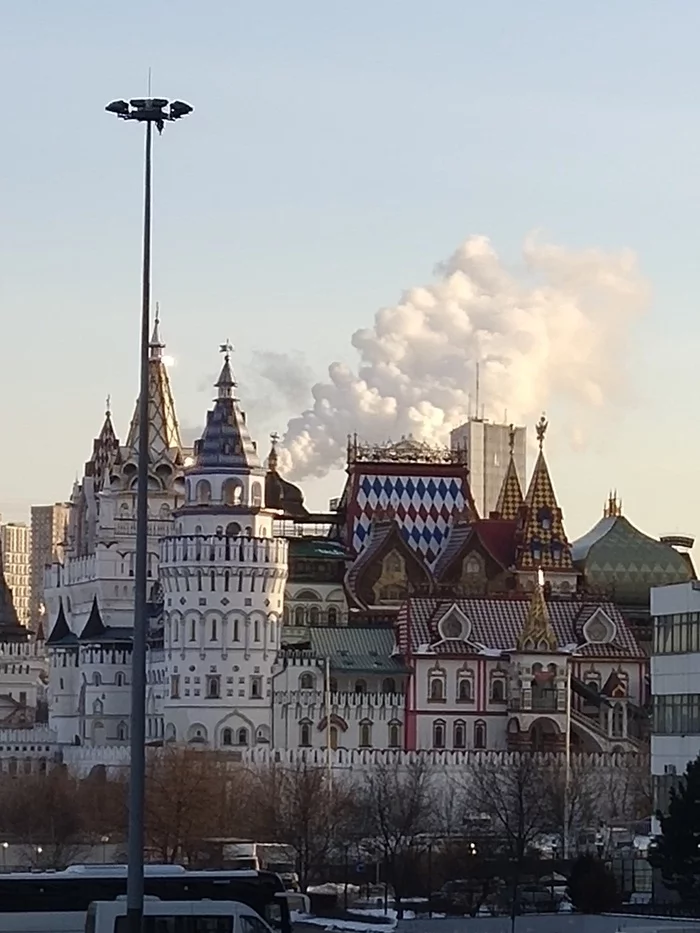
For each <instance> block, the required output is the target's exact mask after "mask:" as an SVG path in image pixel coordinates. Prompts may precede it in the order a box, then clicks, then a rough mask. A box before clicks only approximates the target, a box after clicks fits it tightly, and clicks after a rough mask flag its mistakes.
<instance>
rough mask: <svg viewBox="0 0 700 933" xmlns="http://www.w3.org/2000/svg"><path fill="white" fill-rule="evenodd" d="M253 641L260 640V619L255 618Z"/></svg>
mask: <svg viewBox="0 0 700 933" xmlns="http://www.w3.org/2000/svg"><path fill="white" fill-rule="evenodd" d="M253 641H260V619H253Z"/></svg>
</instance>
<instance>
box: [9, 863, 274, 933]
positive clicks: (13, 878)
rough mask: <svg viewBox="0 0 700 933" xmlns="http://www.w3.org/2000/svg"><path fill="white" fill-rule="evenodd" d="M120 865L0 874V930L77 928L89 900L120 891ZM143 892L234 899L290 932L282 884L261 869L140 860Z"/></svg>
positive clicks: (72, 932) (74, 932) (50, 932)
mask: <svg viewBox="0 0 700 933" xmlns="http://www.w3.org/2000/svg"><path fill="white" fill-rule="evenodd" d="M126 878H127V867H126V865H71V866H70V867H69V868H66V869H65V870H64V871H48V872H8V873H6V874H0V933H82V931H83V929H84V927H85V918H86V914H87V911H88V908H89V906H90V904H91V903H92V902H93V901H114V900H117V899H119V898H123V897H124V896H125V895H126ZM144 895H145V896H146V897H147V898H158V899H159V900H161V901H201V900H205V899H206V900H212V901H239V902H240V903H242V904H247V905H248V907H252V909H253V910H254V911H255V912H256V913H258V914H259V915H260V916H261V917H262V918H263V919H264V920H265V921H266V923H268V924H269V926H270V927H272V929H273V930H274V931H276V933H291V929H292V928H291V922H290V916H289V904H288V902H287V893H286V891H285V886H284V884H283V882H282V881H281V879H280V878H279V876H278V875H275V874H273V873H272V872H267V871H188V870H187V869H185V868H184V867H183V866H182V865H146V866H145V867H144Z"/></svg>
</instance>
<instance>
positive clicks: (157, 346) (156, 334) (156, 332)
mask: <svg viewBox="0 0 700 933" xmlns="http://www.w3.org/2000/svg"><path fill="white" fill-rule="evenodd" d="M148 346H149V347H150V350H151V354H150V358H151V359H152V360H161V359H162V358H163V350H165V344H164V343H163V341H162V340H161V339H160V302H159V301H156V318H155V321H154V322H153V333H152V334H151V342H150V343H149V345H148Z"/></svg>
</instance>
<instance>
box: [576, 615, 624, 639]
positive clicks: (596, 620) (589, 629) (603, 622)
mask: <svg viewBox="0 0 700 933" xmlns="http://www.w3.org/2000/svg"><path fill="white" fill-rule="evenodd" d="M616 634H617V627H616V625H615V623H614V622H613V620H612V619H611V618H610V616H609V615H608V614H607V613H606V612H604V610H603V609H596V611H595V612H594V613H593V615H592V616H591V617H590V619H589V620H588V621H587V622H586V624H585V625H584V626H583V637H584V640H585V641H586V642H587V643H588V644H594V645H607V644H609V643H610V642H612V641H615V635H616Z"/></svg>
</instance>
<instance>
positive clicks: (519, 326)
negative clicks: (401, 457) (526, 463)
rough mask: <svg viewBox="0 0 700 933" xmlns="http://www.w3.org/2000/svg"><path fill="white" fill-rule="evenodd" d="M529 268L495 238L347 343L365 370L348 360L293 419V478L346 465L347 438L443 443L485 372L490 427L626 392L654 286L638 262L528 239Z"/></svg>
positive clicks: (288, 448) (468, 249)
mask: <svg viewBox="0 0 700 933" xmlns="http://www.w3.org/2000/svg"><path fill="white" fill-rule="evenodd" d="M523 255H524V259H525V263H526V266H527V270H526V271H524V273H523V275H521V276H519V277H516V276H515V275H513V274H512V273H511V272H509V271H508V270H507V268H506V267H505V266H504V264H503V263H502V262H501V260H500V259H499V257H498V255H497V254H496V252H495V250H494V249H493V246H492V245H491V242H490V241H489V240H488V239H487V238H486V237H481V236H473V237H470V238H469V239H468V240H466V241H465V242H464V243H463V244H462V245H461V246H460V247H459V249H457V250H456V252H455V253H453V255H452V256H451V257H450V258H449V259H448V260H447V261H446V262H443V263H441V264H439V265H438V267H437V270H436V273H437V275H438V279H437V281H436V282H435V284H432V285H426V286H422V287H416V288H412V289H411V290H410V291H408V292H406V293H405V294H404V295H403V296H402V298H401V300H400V302H399V303H398V304H397V305H396V306H395V307H392V308H382V309H381V310H380V311H378V312H377V313H376V315H375V318H374V324H373V326H372V327H370V328H365V329H362V330H358V331H356V332H355V334H354V335H353V337H352V344H353V346H354V347H355V349H356V350H357V352H358V353H359V357H360V361H359V367H358V370H357V372H353V371H352V370H351V369H349V368H348V367H347V366H344V365H342V364H340V363H332V364H331V365H330V366H329V368H328V375H329V380H328V381H327V382H319V383H316V385H314V386H313V388H312V390H311V392H312V396H313V405H312V407H311V408H309V409H307V410H306V411H304V413H303V414H301V415H300V416H298V417H295V418H292V419H291V420H290V421H289V424H288V426H287V430H286V433H285V435H284V439H283V448H284V449H283V451H282V452H281V453H282V456H283V458H284V459H283V464H282V465H283V466H284V468H285V469H286V470H287V471H288V473H289V475H290V476H291V477H292V478H295V479H304V478H305V477H309V476H322V475H323V474H325V473H326V472H327V471H328V470H329V469H332V468H333V467H337V466H340V465H342V463H343V462H344V456H345V445H346V437H347V435H348V434H351V433H354V432H357V434H358V435H359V436H360V437H361V438H362V439H363V440H366V441H370V442H377V441H385V440H387V439H388V438H393V439H395V440H396V439H398V438H399V437H400V436H401V435H403V434H408V433H412V434H413V435H414V436H415V437H417V438H421V439H425V440H429V441H431V442H435V443H446V442H447V439H448V435H449V430H450V429H451V428H454V427H456V426H457V425H459V424H461V423H463V422H464V421H465V420H466V419H467V417H468V415H469V413H470V407H471V410H472V413H473V405H474V400H473V397H472V398H471V399H470V395H472V396H473V387H474V381H475V364H476V363H477V362H480V364H481V365H480V373H481V399H482V402H483V403H484V405H485V407H486V416H487V417H493V418H497V419H499V420H500V419H501V418H502V417H503V413H504V411H505V410H507V411H508V416H509V419H510V420H518V421H522V420H524V419H526V418H529V417H532V416H538V415H539V413H540V412H541V410H542V409H543V408H544V407H546V406H547V404H548V403H550V402H551V401H552V400H553V399H555V398H556V399H557V400H563V401H565V402H566V403H567V404H568V405H569V408H571V409H573V417H572V418H571V419H569V427H570V428H574V429H577V430H578V433H579V435H580V427H579V426H578V425H576V424H573V423H572V422H574V421H576V419H577V418H580V416H581V415H582V414H583V413H584V410H585V409H591V408H599V407H601V406H602V405H603V404H604V403H605V402H606V401H607V400H609V399H610V398H611V396H613V395H614V394H615V393H616V392H617V391H619V389H620V387H621V381H622V379H621V377H622V376H623V375H624V350H625V344H626V342H627V339H628V336H629V332H630V328H631V325H632V324H633V323H634V322H635V320H636V319H637V317H638V315H639V314H640V312H641V311H642V310H643V309H644V306H645V304H646V301H647V298H648V288H647V285H646V283H645V281H644V280H643V279H642V277H641V275H640V273H639V271H638V269H637V264H636V258H635V256H634V254H633V253H631V252H628V251H625V252H622V253H618V254H608V253H604V252H602V251H600V250H597V249H587V250H581V251H571V250H567V249H564V248H562V247H558V246H551V245H548V244H544V243H540V242H539V241H538V240H537V239H536V238H535V237H534V236H530V237H528V238H527V239H526V241H525V243H524V247H523Z"/></svg>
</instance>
